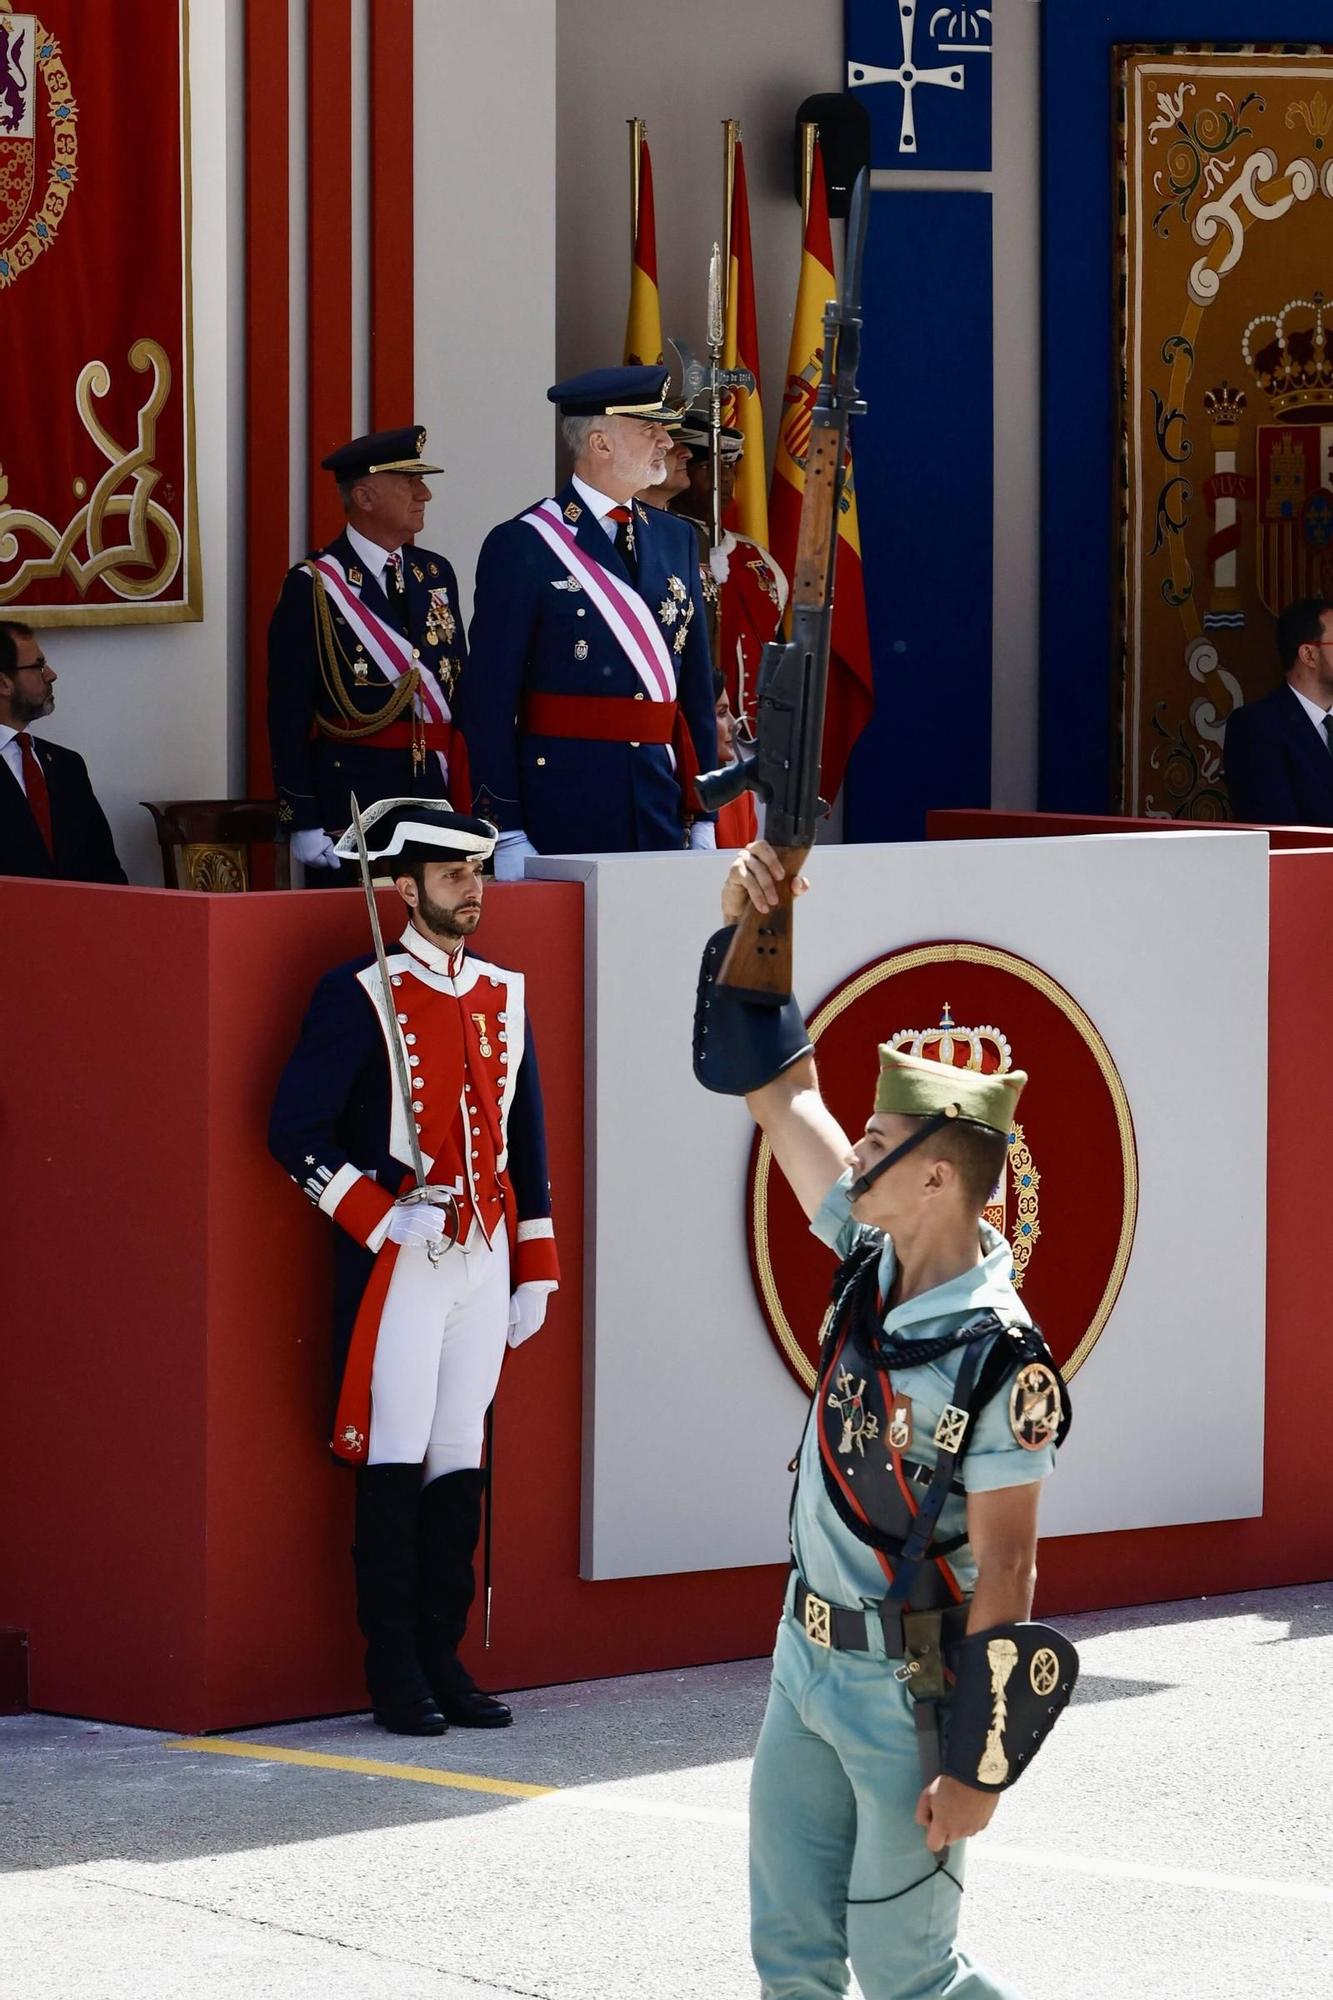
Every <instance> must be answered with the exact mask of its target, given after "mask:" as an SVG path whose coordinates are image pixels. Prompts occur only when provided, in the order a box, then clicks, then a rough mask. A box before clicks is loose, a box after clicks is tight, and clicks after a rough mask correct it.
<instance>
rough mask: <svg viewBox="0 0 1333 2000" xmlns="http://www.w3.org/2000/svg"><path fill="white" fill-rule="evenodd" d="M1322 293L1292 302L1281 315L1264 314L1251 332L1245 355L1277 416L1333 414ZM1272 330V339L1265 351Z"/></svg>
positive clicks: (1332, 364) (1332, 366) (1332, 368)
mask: <svg viewBox="0 0 1333 2000" xmlns="http://www.w3.org/2000/svg"><path fill="white" fill-rule="evenodd" d="M1326 304H1327V300H1326V299H1325V297H1324V294H1323V293H1322V292H1316V293H1315V294H1314V297H1313V298H1309V299H1288V301H1287V303H1286V305H1284V306H1283V308H1282V310H1281V311H1280V312H1276V313H1260V314H1258V315H1257V316H1256V317H1255V318H1254V319H1252V320H1251V321H1250V323H1249V325H1248V326H1247V327H1246V329H1245V336H1244V339H1243V340H1242V341H1241V353H1242V354H1243V355H1244V356H1245V365H1246V367H1247V368H1252V369H1253V370H1254V374H1255V379H1256V381H1257V382H1258V384H1259V387H1260V388H1261V389H1262V390H1263V392H1264V394H1265V396H1266V397H1267V398H1268V401H1269V405H1270V407H1271V409H1272V411H1273V414H1274V415H1275V416H1279V417H1282V416H1287V415H1288V414H1290V412H1292V411H1293V410H1302V411H1306V410H1311V409H1318V408H1321V407H1322V408H1327V409H1333V356H1331V355H1330V354H1329V350H1328V330H1327V327H1326V325H1325V320H1324V310H1325V306H1326ZM1269 329H1271V332H1272V337H1271V339H1268V340H1266V341H1265V342H1264V344H1263V345H1262V346H1260V345H1259V340H1260V336H1261V335H1262V334H1263V333H1265V332H1266V331H1267V330H1269Z"/></svg>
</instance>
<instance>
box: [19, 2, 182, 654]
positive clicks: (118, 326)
mask: <svg viewBox="0 0 1333 2000" xmlns="http://www.w3.org/2000/svg"><path fill="white" fill-rule="evenodd" d="M187 76H188V61H187V45H186V0H133V4H132V5H130V6H126V5H125V4H124V0H35V4H28V5H25V4H24V0H0V352H3V355H4V361H5V385H4V388H3V390H0V618H3V617H6V616H12V617H18V618H32V619H34V620H35V621H36V622H37V623H39V624H42V625H118V624H133V625H137V624H145V623H149V622H156V621H159V620H171V619H183V618H198V617H200V616H202V592H201V583H200V574H199V534H198V516H197V510H196V501H195V469H194V417H193V402H192V398H193V384H192V380H191V351H190V261H189V173H188V164H189V113H188V83H187ZM220 87H221V86H220V85H219V88H220Z"/></svg>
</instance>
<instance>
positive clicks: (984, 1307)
mask: <svg viewBox="0 0 1333 2000" xmlns="http://www.w3.org/2000/svg"><path fill="white" fill-rule="evenodd" d="M783 883H784V874H783V869H782V864H781V861H780V860H779V857H778V854H777V852H776V851H775V849H774V848H772V847H771V846H769V845H768V844H767V843H766V842H764V841H756V842H754V843H753V844H752V845H751V846H750V847H749V848H747V849H746V850H745V852H744V853H742V854H740V855H738V856H737V857H736V860H735V861H734V862H733V864H732V868H731V872H730V874H729V875H728V877H727V882H726V886H725V888H724V891H723V899H722V911H723V917H724V919H725V920H726V922H727V924H728V926H729V928H727V929H725V930H723V931H720V932H718V933H717V934H716V935H715V936H714V937H712V938H710V939H709V942H708V945H707V947H706V948H705V952H704V961H703V966H702V968H701V973H700V983H699V998H698V1006H697V1011H696V1018H695V1043H694V1049H695V1073H696V1075H697V1076H698V1077H699V1080H700V1081H701V1082H702V1083H704V1084H705V1086H706V1087H708V1088H709V1089H712V1090H717V1091H721V1092H723V1093H725V1094H728V1095H735V1096H744V1097H745V1100H746V1105H747V1108H748V1110H749V1111H750V1113H751V1115H752V1116H753V1118H754V1119H755V1121H756V1123H757V1124H758V1125H759V1127H760V1129H761V1130H762V1131H763V1133H764V1135H765V1137H766V1138H767V1140H768V1142H769V1144H770V1145H771V1147H772V1149H773V1155H774V1158H775V1159H776V1161H777V1163H778V1165H779V1167H780V1168H781V1169H782V1171H783V1173H784V1174H785V1175H786V1177H787V1180H788V1181H789V1182H790V1184H791V1187H792V1189H793V1192H794V1193H795V1195H796V1197H797V1199H798V1201H799V1202H800V1204H801V1207H802V1208H803V1209H804V1210H805V1213H806V1215H807V1216H808V1217H809V1220H810V1227H811V1231H812V1233H813V1235H814V1236H816V1237H817V1238H818V1239H819V1240H820V1242H821V1243H823V1244H826V1245H827V1246H828V1248H829V1249H831V1250H832V1251H833V1252H834V1254H835V1255H836V1256H837V1257H838V1258H839V1259H840V1267H839V1270H838V1273H837V1276H836V1278H835V1279H834V1288H833V1304H832V1307H831V1310H830V1313H829V1320H828V1326H827V1330H826V1332H825V1334H824V1336H823V1340H822V1347H821V1355H820V1366H819V1375H818V1380H817V1383H816V1386H815V1393H814V1398H813V1401H812V1403H811V1407H810V1411H809V1415H808V1419H807V1423H806V1428H805V1434H804V1437H803V1438H802V1441H801V1445H800V1448H799V1450H798V1453H797V1457H796V1460H795V1462H794V1469H795V1470H796V1472H797V1483H796V1490H795V1493H794V1495H793V1497H792V1504H791V1511H790V1517H789V1519H790V1534H791V1548H792V1567H791V1571H790V1574H789V1577H788V1582H787V1590H786V1597H785V1601H784V1605H783V1615H782V1617H781V1619H780V1622H779V1625H778V1633H777V1642H776V1646H775V1648H774V1654H773V1674H772V1683H771V1687H770V1692H769V1701H768V1707H767V1711H766V1713H765V1716H764V1723H763V1727H762V1729H761V1731H760V1736H759V1742H758V1745H757V1746H756V1750H755V1761H754V1775H753V1782H752V1785H751V1791H750V1915H751V1947H752V1951H753V1955H754V1960H755V1965H756V1968H757V1970H758V1972H759V1975H760V1991H761V1995H762V1996H763V2000H797V1996H798V1995H799V1996H801V2000H838V1996H842V1995H844V1994H845V1993H846V1991H847V1986H848V1960H849V1959H850V1962H851V1969H852V1971H853V1972H854V1973H855V1975H856V1978H857V1981H858V1985H859V1990H860V1991H861V1992H862V1993H863V1994H864V1995H865V2000H936V1996H938V2000H944V1996H946V1995H947V1996H949V2000H1018V1996H1017V1994H1016V1993H1015V1990H1014V1988H1013V1987H1012V1986H1010V1985H1009V1984H1008V1983H1006V1982H1005V1981H1003V1980H1001V1979H999V1978H997V1977H995V1976H994V1975H993V1974H990V1973H988V1972H985V1971H983V1970H982V1968H981V1967H980V1966H977V1965H975V1964H973V1963H972V1961H971V1960H970V1959H969V1958H968V1957H967V1956H966V1954H965V1953H963V1952H961V1951H960V1950H959V1949H958V1947H957V1944H956V1942H955V1933H956V1928H957V1921H958V1908H959V1901H960V1897H961V1892H962V1884H963V1876H964V1868H965V1845H966V1842H967V1840H968V1839H969V1838H970V1837H971V1836H972V1835H974V1834H977V1833H980V1832H981V1831H982V1830H983V1829H984V1828H985V1827H986V1826H987V1825H988V1823H989V1821H990V1819H991V1816H992V1814H993V1813H994V1811H995V1808H996V1804H997V1802H998V1798H999V1794H1000V1793H1001V1792H1002V1791H1004V1790H1005V1789H1007V1787H1008V1786H1010V1785H1011V1784H1013V1783H1015V1782H1016V1781H1017V1779H1018V1778H1020V1777H1021V1776H1022V1774H1023V1773H1024V1771H1025V1770H1026V1769H1027V1768H1028V1766H1029V1765H1030V1764H1031V1761H1032V1758H1033V1756H1034V1755H1035V1754H1036V1752H1037V1751H1038V1749H1039V1748H1040V1746H1041V1743H1042V1741H1043V1739H1044V1738H1045V1737H1046V1735H1047V1734H1048V1733H1049V1731H1050V1730H1051V1728H1052V1727H1053V1726H1054V1724H1055V1722H1056V1720H1057V1719H1058V1717H1059V1715H1060V1713H1061V1711H1062V1710H1063V1709H1064V1707H1065V1705H1066V1703H1067V1702H1068V1700H1069V1697H1070V1694H1071V1692H1072V1690H1073V1687H1074V1683H1075V1681H1076V1679H1077V1675H1078V1656H1077V1653H1076V1652H1075V1649H1074V1647H1073V1646H1072V1645H1071V1644H1070V1642H1069V1641H1068V1640H1067V1639H1066V1638H1065V1637H1064V1636H1063V1634H1062V1633H1059V1632H1056V1631H1053V1630H1052V1629H1051V1627H1049V1626H1047V1625H1044V1624H1039V1623H1036V1622H1034V1621H1033V1619H1032V1617H1031V1604H1032V1590H1033V1584H1034V1580H1035V1573H1036V1538H1037V1507H1038V1500H1039V1496H1040V1491H1041V1483H1042V1481H1043V1480H1044V1479H1045V1478H1046V1477H1047V1475H1048V1474H1049V1473H1050V1472H1051V1470H1052V1468H1053V1465H1054V1461H1055V1449H1056V1446H1057V1445H1058V1444H1059V1443H1060V1442H1061V1441H1062V1439H1063V1437H1064V1435H1065V1432H1066V1430H1067V1427H1068V1421H1069V1407H1068V1392H1067V1390H1066V1389H1065V1385H1064V1383H1063V1382H1062V1380H1061V1378H1060V1374H1059V1370H1058V1369H1057V1368H1056V1365H1055V1362H1054V1359H1053V1357H1052V1355H1051V1353H1050V1350H1049V1348H1048V1347H1047V1345H1046V1342H1045V1341H1044V1339H1043V1338H1042V1335H1041V1333H1040V1330H1039V1329H1038V1328H1037V1327H1035V1326H1034V1325H1033V1324H1032V1322H1031V1320H1030V1318H1029V1316H1028V1314H1027V1313H1026V1311H1025V1310H1024V1308H1023V1305H1022V1303H1021V1301H1020V1300H1019V1298H1018V1296H1017V1293H1016V1292H1015V1290H1014V1287H1013V1282H1012V1272H1013V1256H1012V1252H1011V1250H1010V1248H1009V1245H1008V1244H1007V1243H1006V1242H1005V1241H1004V1238H1003V1237H1002V1236H1001V1235H1000V1234H999V1232H998V1231H997V1230H995V1229H992V1228H991V1227H990V1225H989V1224H988V1223H987V1222H986V1221H985V1220H984V1219H983V1210H984V1208H985V1206H986V1204H987V1203H988V1202H989V1200H990V1198H991V1194H992V1190H993V1188H994V1186H995V1183H996V1181H997V1180H998V1179H999V1178H1000V1177H1001V1176H1002V1175H1003V1174H1004V1173H1005V1171H1006V1164H1007V1154H1008V1145H1009V1137H1010V1133H1011V1131H1012V1127H1013V1118H1014V1111H1015V1107H1016V1106H1017V1103H1018V1099H1019V1095H1020V1093H1021V1091H1022V1089H1023V1087H1024V1085H1025V1084H1026V1082H1027V1078H1026V1077H1025V1076H1024V1075H1023V1074H1022V1073H1021V1072H1020V1071H1017V1070H1015V1071H1007V1072H1002V1073H998V1074H995V1075H985V1074H982V1073H980V1072H977V1071H969V1070H963V1069H958V1068H955V1067H953V1066H952V1065H950V1064H946V1063H939V1062H927V1061H924V1060H922V1059H920V1058H918V1057H913V1056H907V1055H904V1054H902V1053H901V1052H900V1051H898V1050H895V1049H893V1048H890V1047H888V1046H884V1047H881V1048H880V1050H879V1077H878V1081H877V1087H876V1090H875V1098H874V1108H873V1110H872V1112H871V1115H870V1117H869V1119H868V1120H867V1122H866V1125H865V1129H864V1132H863V1133H862V1134H861V1136H860V1137H859V1138H857V1139H856V1141H855V1143H854V1144H853V1143H852V1142H851V1141H850V1140H849V1139H848V1136H847V1134H846V1133H845V1132H843V1130H842V1129H841V1127H840V1126H839V1124H838V1122H837V1120H836V1119H835V1118H834V1116H833V1114H832V1112H831V1111H830V1110H829V1108H828V1106H827V1105H826V1104H825V1103H824V1101H823V1098H822V1097H821V1095H820V1090H819V1082H818V1078H817V1076H816V1073H815V1064H814V1051H813V1048H812V1046H811V1043H810V1039H809V1036H808V1034H807V1032H806V1028H805V1023H804V1021H803V1020H802V1018H801V1013H800V1009H799V1007H798V1006H797V1003H796V1001H795V999H794V998H792V997H790V996H789V997H788V998H787V1000H786V1002H785V1004H784V1005H779V1006H759V1005H756V1004H754V1003H753V1001H752V1000H750V999H748V998H747V997H746V995H745V993H744V991H743V990H738V989H736V988H733V987H729V986H725V985H723V984H721V983H719V971H720V968H721V965H722V961H723V959H724V956H725V953H726V950H727V948H728V946H729V944H730V941H731V939H732V936H733V934H734V929H733V927H734V926H735V924H736V923H737V922H738V921H740V920H741V919H742V918H746V919H747V920H748V919H749V917H750V913H751V912H752V910H758V911H760V912H762V913H765V914H767V913H770V912H771V911H772V910H773V909H774V908H775V907H776V905H777V901H778V890H779V887H780V886H781V885H783ZM805 886H806V885H805V883H804V881H803V880H802V881H799V882H798V883H797V885H796V888H797V892H798V893H799V892H800V891H802V890H803V889H804V888H805Z"/></svg>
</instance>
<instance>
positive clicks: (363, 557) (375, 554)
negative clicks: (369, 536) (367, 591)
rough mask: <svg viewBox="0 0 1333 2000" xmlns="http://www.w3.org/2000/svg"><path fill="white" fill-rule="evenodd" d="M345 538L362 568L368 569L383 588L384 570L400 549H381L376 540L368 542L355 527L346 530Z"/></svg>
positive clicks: (399, 553) (400, 551)
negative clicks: (354, 551)
mask: <svg viewBox="0 0 1333 2000" xmlns="http://www.w3.org/2000/svg"><path fill="white" fill-rule="evenodd" d="M347 539H348V541H349V542H350V543H351V544H352V547H353V548H354V549H355V550H356V553H357V556H358V557H359V559H360V561H361V565H362V567H363V569H368V570H369V571H370V574H371V575H372V576H373V577H374V579H375V581H376V583H377V584H378V585H379V587H380V589H381V590H383V589H384V572H385V570H386V569H387V568H388V566H389V562H390V560H391V558H392V557H394V556H396V555H401V554H402V550H401V549H382V548H381V547H380V545H379V543H378V542H368V541H367V540H366V538H365V536H364V535H361V534H358V533H357V531H356V529H355V528H349V529H348V530H347Z"/></svg>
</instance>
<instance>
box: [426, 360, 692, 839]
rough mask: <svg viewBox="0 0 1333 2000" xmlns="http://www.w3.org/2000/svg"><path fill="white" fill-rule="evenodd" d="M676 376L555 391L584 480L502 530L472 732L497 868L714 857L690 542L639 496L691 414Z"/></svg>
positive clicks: (679, 525)
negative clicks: (675, 422)
mask: <svg viewBox="0 0 1333 2000" xmlns="http://www.w3.org/2000/svg"><path fill="white" fill-rule="evenodd" d="M666 382H667V371H666V370H665V369H664V368H661V367H656V368H651V367H636V368H599V369H595V370H593V371H592V372H591V373H589V374H586V375H577V376H573V377H571V378H570V379H569V380H568V381H564V382H557V383H556V384H555V385H554V387H553V388H551V389H550V390H548V392H547V394H548V397H549V399H550V400H551V401H552V402H553V403H555V404H556V405H557V407H558V408H559V411H560V417H561V429H562V432H563V434H564V439H565V443H566V445H567V447H568V449H569V451H570V454H571V456H572V458H573V461H574V471H573V477H572V478H571V479H570V481H569V483H568V484H567V485H566V486H564V487H563V488H562V489H561V490H560V492H559V493H557V494H556V495H555V496H554V497H553V498H551V499H547V500H543V501H540V502H539V503H538V504H537V505H535V506H533V507H530V508H529V509H528V510H527V511H526V512H525V513H523V514H521V515H520V516H519V517H518V518H517V519H516V520H512V521H506V522H504V523H502V525H501V526H500V527H498V528H495V529H493V530H492V532H491V533H490V534H489V535H488V536H487V538H486V542H485V545H484V547H483V548H482V552H481V560H480V563H479V565H478V569H477V589H476V602H475V610H474V612H473V618H472V630H471V633H470V639H469V643H470V648H471V653H470V658H469V661H468V666H467V670H466V672H465V674H464V676H463V680H462V683H461V685H460V689H459V722H460V724H461V726H462V728H463V730H464V732H465V734H466V736H467V739H468V753H469V757H470V760H471V769H472V777H473V785H474V789H475V797H476V801H477V807H478V810H479V811H484V812H486V813H487V814H488V815H489V816H490V818H492V819H493V820H494V821H495V823H496V824H497V826H499V828H500V830H501V831H500V843H499V847H498V849H497V851H496V861H495V872H496V874H497V875H498V876H499V877H500V878H501V879H504V878H506V877H510V876H519V875H521V874H522V873H523V867H524V861H525V858H526V857H527V856H528V855H531V854H534V853H538V854H565V853H589V852H590V853H598V854H605V853H621V852H625V851H627V850H636V849H638V850H642V849H653V848H655V849H663V848H683V847H686V846H690V847H696V848H699V847H711V846H712V845H713V844H714V834H713V827H712V821H711V816H709V815H706V814H705V813H703V811H702V809H701V808H700V806H699V803H698V800H697V798H696V796H695V794H694V778H695V776H696V775H697V773H698V772H699V771H708V770H711V769H712V768H713V765H714V763H715V761H716V748H717V737H716V731H715V728H714V723H713V693H712V669H711V662H710V659H709V650H708V639H707V634H706V632H705V630H704V625H705V619H704V609H703V601H702V598H701V596H700V592H699V574H698V563H697V560H696V556H695V550H694V539H693V535H692V534H691V533H690V532H688V531H687V529H686V526H685V524H684V523H683V522H681V521H677V520H675V519H673V518H672V516H671V515H669V514H667V513H664V512H663V511H661V510H660V509H658V508H652V507H645V506H644V505H643V504H642V502H641V501H639V500H636V498H635V495H636V494H637V493H639V492H640V491H641V490H642V489H643V488H645V487H648V486H651V485H653V484H656V483H659V482H660V480H661V478H662V476H663V471H664V467H665V460H666V454H667V451H668V449H669V447H670V438H669V436H668V433H667V429H666V425H667V423H668V422H669V421H670V419H671V418H673V417H674V416H677V415H678V414H679V411H678V409H677V408H676V407H674V406H673V405H671V404H669V403H668V402H666V401H665V396H666Z"/></svg>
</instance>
